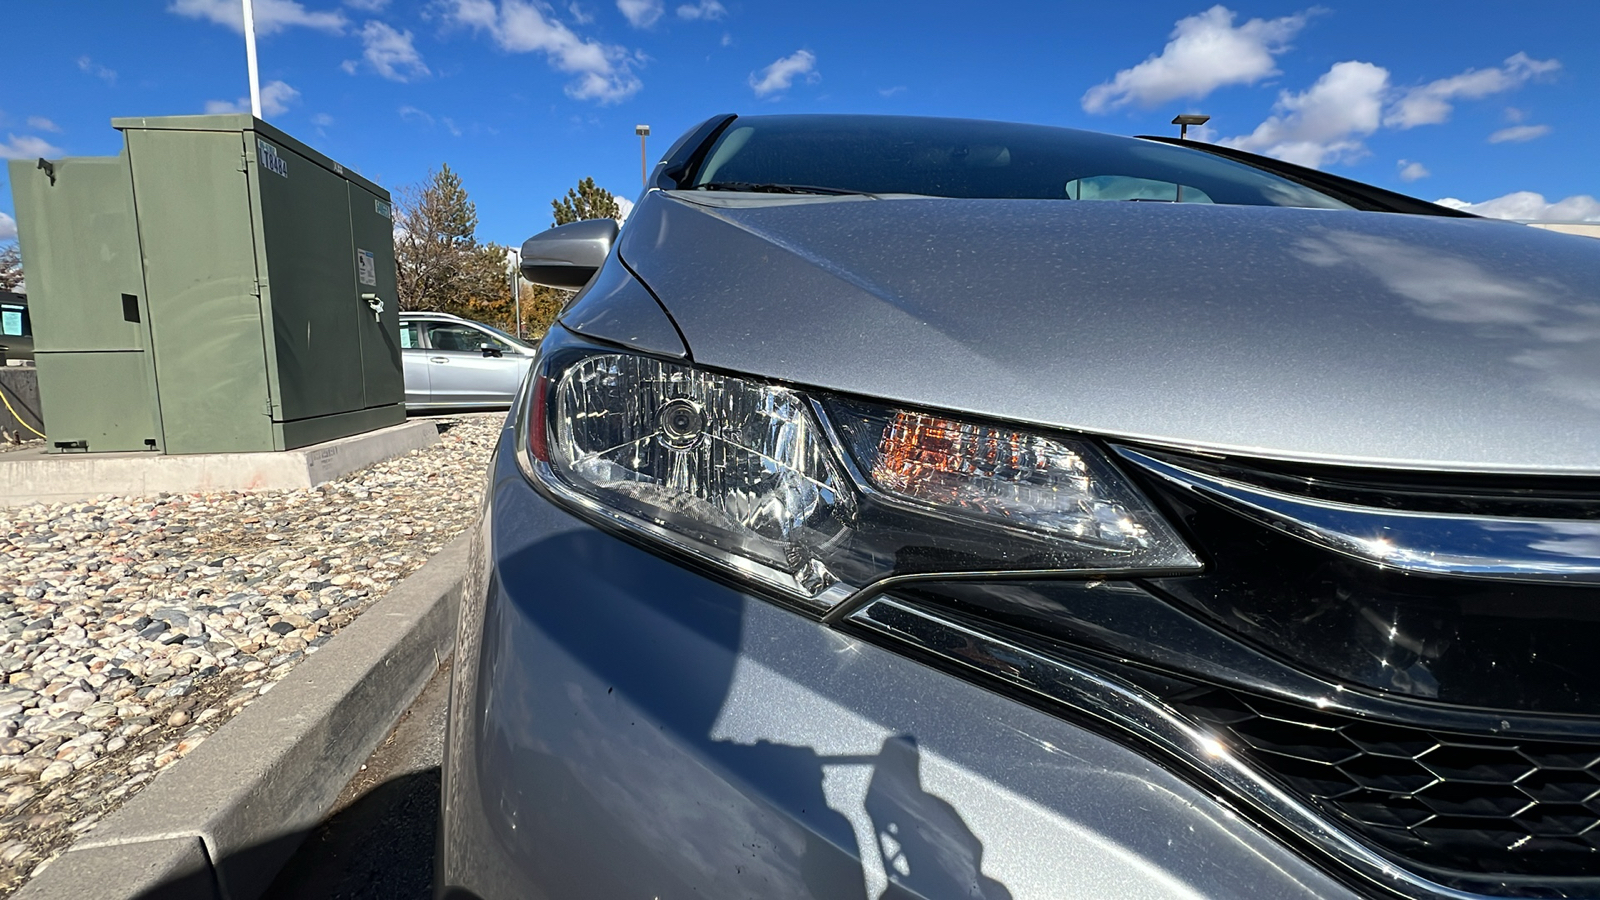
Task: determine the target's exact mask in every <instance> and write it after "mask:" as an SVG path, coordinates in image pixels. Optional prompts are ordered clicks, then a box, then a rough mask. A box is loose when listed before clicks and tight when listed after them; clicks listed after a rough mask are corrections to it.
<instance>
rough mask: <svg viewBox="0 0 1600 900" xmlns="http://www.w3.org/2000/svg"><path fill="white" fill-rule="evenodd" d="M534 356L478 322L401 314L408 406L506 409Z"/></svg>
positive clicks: (433, 314) (428, 314)
mask: <svg viewBox="0 0 1600 900" xmlns="http://www.w3.org/2000/svg"><path fill="white" fill-rule="evenodd" d="M533 354H534V348H533V347H531V346H529V345H527V344H525V343H523V342H522V341H519V340H517V339H516V338H514V337H512V336H511V335H509V334H506V333H505V332H504V331H501V330H500V329H498V328H494V327H492V326H489V325H485V324H483V323H482V322H474V321H472V320H471V319H463V318H461V317H460V316H452V315H449V314H447V313H437V312H403V313H401V314H400V359H401V362H402V364H403V365H404V367H405V376H406V407H407V408H408V409H439V408H444V407H449V408H464V407H509V406H510V405H511V398H512V397H513V396H514V395H515V394H516V393H517V389H518V388H519V387H521V385H522V378H523V376H524V375H526V374H527V372H528V364H529V363H531V362H532V361H533Z"/></svg>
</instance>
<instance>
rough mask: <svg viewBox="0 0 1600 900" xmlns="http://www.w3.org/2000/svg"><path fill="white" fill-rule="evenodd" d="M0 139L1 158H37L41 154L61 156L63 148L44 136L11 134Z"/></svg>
mask: <svg viewBox="0 0 1600 900" xmlns="http://www.w3.org/2000/svg"><path fill="white" fill-rule="evenodd" d="M6 137H7V140H4V141H0V159H35V158H38V157H41V156H60V155H61V148H60V147H57V146H56V145H54V144H52V143H50V142H49V141H47V140H45V139H44V138H42V137H35V136H34V135H31V134H25V135H22V136H21V137H18V136H17V135H14V134H11V135H7V136H6Z"/></svg>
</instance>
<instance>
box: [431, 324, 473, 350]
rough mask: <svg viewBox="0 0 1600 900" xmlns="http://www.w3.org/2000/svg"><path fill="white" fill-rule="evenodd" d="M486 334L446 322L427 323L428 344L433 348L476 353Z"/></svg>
mask: <svg viewBox="0 0 1600 900" xmlns="http://www.w3.org/2000/svg"><path fill="white" fill-rule="evenodd" d="M487 340H488V336H487V335H485V334H484V333H483V332H481V331H479V330H478V329H476V328H468V327H467V326H465V325H455V324H451V323H446V322H438V323H435V322H429V323H428V345H429V346H431V347H433V349H435V350H454V351H457V352H461V353H476V352H478V350H479V346H478V345H480V344H482V343H484V342H485V341H487Z"/></svg>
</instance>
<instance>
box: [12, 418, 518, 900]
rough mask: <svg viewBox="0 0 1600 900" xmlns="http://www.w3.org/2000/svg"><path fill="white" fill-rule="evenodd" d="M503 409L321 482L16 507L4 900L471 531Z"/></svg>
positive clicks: (451, 424)
mask: <svg viewBox="0 0 1600 900" xmlns="http://www.w3.org/2000/svg"><path fill="white" fill-rule="evenodd" d="M503 420H504V415H503V414H500V413H485V414H474V415H463V416H454V417H447V418H441V419H439V420H437V421H438V422H439V423H440V427H441V430H442V433H441V435H440V442H439V444H438V445H436V446H434V447H431V448H429V449H426V450H419V451H413V452H412V453H410V454H408V455H406V456H402V457H399V458H396V459H393V460H390V461H388V462H384V463H379V464H377V465H374V466H371V467H369V468H367V469H364V470H362V471H360V472H356V473H354V474H351V475H348V476H346V477H344V478H342V479H340V480H338V481H334V482H329V483H327V484H324V485H321V486H319V487H316V488H313V489H310V490H294V491H265V492H260V493H248V494H246V493H238V492H216V493H202V494H182V495H162V496H159V497H154V498H138V499H130V498H112V497H103V498H98V499H96V500H93V501H84V502H78V503H60V504H49V505H34V506H27V507H20V508H14V509H0V896H7V895H9V894H10V893H12V892H14V891H15V890H16V889H17V887H19V886H20V885H21V884H22V883H23V882H25V881H26V880H27V878H28V877H29V876H31V875H32V874H33V873H34V872H35V871H38V870H39V869H40V868H42V867H43V866H44V865H46V864H48V862H49V860H51V859H53V858H54V857H55V856H56V855H58V854H59V853H60V852H61V851H62V850H64V849H66V847H67V846H68V845H69V844H70V843H71V842H72V840H73V839H74V838H75V837H76V836H77V835H80V834H83V833H84V832H86V831H88V830H90V829H92V828H93V827H94V825H95V823H96V822H98V821H99V820H100V819H102V818H103V817H104V816H105V815H106V814H107V813H108V812H110V811H111V810H113V809H115V808H116V807H117V806H118V805H119V804H120V803H121V802H122V801H123V800H125V799H126V798H127V797H128V796H129V795H131V794H133V793H134V792H136V791H138V790H139V788H140V787H141V786H142V785H144V784H146V783H147V782H148V781H149V780H150V779H151V778H153V777H155V775H156V774H158V773H159V772H160V771H161V770H162V769H163V768H165V767H166V766H168V765H170V764H171V763H173V762H174V761H176V760H178V759H181V758H182V757H183V756H184V755H186V754H187V753H188V752H189V751H191V750H193V749H194V748H195V747H196V746H198V745H199V744H200V743H201V742H202V741H204V740H205V739H206V737H207V736H208V735H209V734H211V733H212V732H213V731H215V730H216V728H217V727H218V726H220V725H221V724H223V723H224V722H226V721H227V720H228V719H229V718H230V717H232V716H234V715H237V714H238V713H239V712H240V711H241V710H243V709H244V708H245V707H246V706H248V705H249V704H250V702H251V700H253V699H254V698H256V697H259V696H261V695H262V694H265V693H267V692H268V691H270V690H271V689H272V687H273V686H274V685H275V684H276V683H277V681H278V679H280V678H282V677H283V675H284V674H286V673H287V672H288V671H289V669H290V668H291V667H292V666H293V665H294V664H295V662H297V661H298V660H300V659H303V658H304V657H305V656H306V655H307V654H311V653H316V652H317V650H318V649H319V648H321V647H322V646H323V645H324V644H326V643H327V642H328V640H329V639H330V638H331V637H333V635H335V634H336V633H337V632H338V631H339V629H340V628H341V627H343V626H344V625H346V624H347V623H349V622H350V621H351V620H352V619H354V618H355V617H356V616H358V615H359V614H360V613H361V611H362V610H363V609H365V608H366V607H368V606H369V605H370V604H371V603H372V602H373V601H374V600H376V599H377V598H378V597H380V596H382V594H383V593H384V592H385V591H386V590H387V589H388V588H389V587H390V586H391V585H393V584H394V583H395V582H397V581H399V580H400V579H402V578H404V577H405V576H406V575H408V574H410V573H411V572H413V571H415V570H416V569H417V568H419V567H420V566H421V565H422V564H423V563H424V562H426V561H427V559H428V558H429V557H430V556H432V555H433V554H434V553H435V552H437V551H438V550H439V549H440V548H441V547H443V546H444V545H445V544H446V543H447V542H449V541H450V540H451V539H452V538H454V537H455V536H456V535H457V534H459V533H461V531H462V530H463V529H465V528H466V527H467V525H468V524H469V523H470V522H471V521H472V520H473V518H474V517H475V516H476V515H477V513H478V510H479V504H480V500H481V497H482V492H483V486H484V483H485V476H486V471H487V465H488V460H489V454H490V451H491V450H492V449H493V447H494V442H495V440H496V438H497V437H498V434H499V429H500V425H501V423H502V422H503Z"/></svg>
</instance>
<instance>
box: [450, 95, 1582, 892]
mask: <svg viewBox="0 0 1600 900" xmlns="http://www.w3.org/2000/svg"><path fill="white" fill-rule="evenodd" d="M522 258H523V260H524V266H525V271H526V272H527V274H528V275H529V277H531V278H533V279H535V280H536V281H540V282H542V283H548V284H552V285H556V286H564V287H579V286H584V290H583V293H582V294H580V295H579V296H578V297H577V298H576V299H575V300H574V302H573V303H572V305H571V306H570V307H569V308H568V309H567V310H566V311H565V312H564V313H563V315H562V317H561V319H560V324H559V326H558V327H556V328H553V329H552V330H551V332H550V334H549V335H548V336H547V337H546V338H545V339H544V341H543V343H542V345H541V347H540V350H539V357H538V359H537V360H536V362H535V365H534V368H533V371H532V374H531V377H530V378H529V379H528V381H527V382H526V384H525V387H524V390H523V392H522V394H521V395H520V396H519V397H518V399H517V401H516V403H515V405H514V407H513V414H512V416H511V417H510V419H509V421H508V423H507V427H506V430H505V432H504V434H503V436H502V438H501V441H500V444H499V448H498V450H497V452H496V456H495V459H494V463H493V466H494V468H493V473H492V478H491V480H490V485H491V487H490V496H489V498H488V502H487V504H486V506H485V511H484V519H483V523H482V528H481V529H480V531H479V533H478V543H477V546H476V552H475V554H474V557H473V564H472V568H471V571H470V572H469V575H468V579H467V584H466V587H465V593H464V596H463V600H462V606H461V620H460V625H459V631H458V642H457V645H456V647H457V649H456V665H455V670H454V686H453V694H452V701H451V704H452V705H451V714H450V727H449V734H448V749H447V753H446V759H445V765H444V795H443V824H442V828H443V833H442V835H441V842H440V846H441V848H442V857H441V859H440V862H439V865H438V867H437V872H438V878H439V884H440V889H439V890H440V896H442V897H447V898H452V900H456V898H484V900H502V898H516V897H561V898H623V897H639V898H644V897H658V898H663V900H666V898H672V900H679V898H691V897H692V898H744V897H761V898H801V897H805V898H819V900H820V898H827V900H839V898H861V900H866V898H881V897H889V898H972V897H985V898H1017V900H1021V898H1061V897H1103V898H1141V900H1143V898H1197V897H1210V898H1275V900H1276V898H1358V897H1404V898H1413V900H1444V898H1453V900H1464V898H1472V897H1501V898H1504V897H1528V898H1532V897H1540V898H1544V897H1569V898H1573V897H1587V898H1594V897H1600V655H1597V649H1596V648H1600V242H1596V241H1593V240H1591V239H1587V238H1580V237H1572V236H1565V235H1559V234H1551V233H1548V232H1543V231H1538V230H1535V229H1531V228H1526V227H1523V226H1520V225H1516V224H1511V223H1505V222H1496V221H1489V220H1485V219H1479V218H1475V217H1471V216H1465V215H1461V214H1459V213H1455V212H1452V211H1450V210H1444V209H1440V208H1438V207H1436V206H1433V205H1432V204H1428V203H1424V202H1422V201H1419V200H1415V199H1413V198H1409V197H1404V196H1401V195H1398V194H1394V193H1391V192H1388V191H1384V190H1381V189H1378V188H1375V187H1372V186H1370V185H1364V184H1360V183H1358V182H1354V181H1350V180H1348V179H1344V178H1339V177H1337V176H1332V175H1328V174H1326V173H1321V172H1315V171H1312V170H1307V169H1302V168H1299V167H1296V166H1291V165H1287V164H1284V163H1280V162H1277V161H1275V160H1269V159H1263V158H1260V157H1256V156H1252V155H1250V154H1245V153H1240V152H1238V151H1232V150H1228V149H1226V148H1218V147H1212V146H1207V145H1198V144H1192V143H1180V142H1175V141H1170V140H1162V139H1156V138H1145V139H1136V138H1126V137H1115V136H1111V135H1104V134H1092V133H1087V132H1080V131H1071V130H1066V129H1059V128H1047V127H1041V126H1029V125H1011V124H1004V123H995V122H973V121H961V120H944V119H915V118H889V117H857V116H751V117H746V116H737V117H735V116H719V117H717V118H715V119H711V120H709V121H707V122H706V123H704V124H702V125H701V126H699V127H697V128H696V129H694V130H693V131H692V132H690V133H689V134H688V135H686V136H685V137H684V138H683V139H681V140H680V141H679V142H678V143H677V144H676V145H675V146H674V147H673V149H672V150H670V151H669V152H668V154H667V157H666V159H665V160H664V161H663V162H662V163H661V164H660V165H659V166H658V167H657V168H656V169H655V172H654V174H653V176H652V178H651V181H650V187H649V189H648V190H647V191H646V193H645V194H644V195H643V196H642V197H641V198H640V201H639V203H638V204H637V206H636V207H635V209H634V210H633V213H632V215H631V217H630V218H629V220H628V224H627V226H626V228H624V229H623V230H622V231H621V232H620V234H618V232H617V231H616V229H615V226H612V225H610V224H609V223H606V222H584V223H577V224H574V225H568V226H563V227H561V228H558V229H555V230H553V231H551V232H548V233H546V234H543V235H540V236H537V237H534V238H533V239H531V240H529V241H528V242H527V243H526V244H525V245H524V247H523V252H522Z"/></svg>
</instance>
